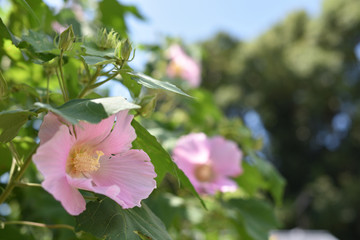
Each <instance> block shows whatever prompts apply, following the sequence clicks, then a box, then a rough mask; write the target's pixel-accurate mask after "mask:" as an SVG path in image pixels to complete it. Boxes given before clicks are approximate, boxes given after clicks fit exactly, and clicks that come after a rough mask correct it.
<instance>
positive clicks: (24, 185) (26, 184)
mask: <svg viewBox="0 0 360 240" xmlns="http://www.w3.org/2000/svg"><path fill="white" fill-rule="evenodd" d="M15 186H17V187H42V186H41V184H40V183H25V182H16V183H15Z"/></svg>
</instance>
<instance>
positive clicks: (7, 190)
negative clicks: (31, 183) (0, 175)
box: [0, 145, 37, 204]
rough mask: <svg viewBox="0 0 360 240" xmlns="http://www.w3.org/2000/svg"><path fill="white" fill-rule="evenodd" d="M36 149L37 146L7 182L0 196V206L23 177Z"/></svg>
mask: <svg viewBox="0 0 360 240" xmlns="http://www.w3.org/2000/svg"><path fill="white" fill-rule="evenodd" d="M36 149H37V145H36V146H35V147H34V149H33V150H32V151H31V152H30V154H29V156H28V157H27V158H26V160H25V162H24V164H23V165H22V166H21V169H20V171H19V172H18V174H17V175H16V176H14V178H11V179H10V180H9V183H8V185H7V186H6V188H5V190H4V191H3V192H2V193H1V195H0V204H1V203H3V202H4V201H5V200H6V199H7V197H8V196H9V195H10V193H11V192H12V190H13V189H14V187H15V185H16V182H19V180H20V178H21V177H22V176H23V175H24V173H25V171H26V169H27V168H28V167H29V165H30V163H31V159H32V155H33V154H34V153H35V151H36Z"/></svg>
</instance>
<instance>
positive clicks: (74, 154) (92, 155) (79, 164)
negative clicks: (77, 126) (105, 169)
mask: <svg viewBox="0 0 360 240" xmlns="http://www.w3.org/2000/svg"><path fill="white" fill-rule="evenodd" d="M103 155H104V153H103V152H102V151H93V150H92V149H90V148H74V149H72V150H71V151H70V154H69V157H68V160H67V165H66V172H67V173H68V174H69V175H70V176H72V177H83V176H85V177H87V174H88V173H91V172H94V171H96V170H98V169H99V168H100V163H99V160H100V158H101V156H103Z"/></svg>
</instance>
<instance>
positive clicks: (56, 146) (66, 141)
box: [33, 125, 74, 178]
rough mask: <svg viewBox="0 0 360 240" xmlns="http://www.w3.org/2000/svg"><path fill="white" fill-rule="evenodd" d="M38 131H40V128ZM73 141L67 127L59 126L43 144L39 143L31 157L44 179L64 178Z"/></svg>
mask: <svg viewBox="0 0 360 240" xmlns="http://www.w3.org/2000/svg"><path fill="white" fill-rule="evenodd" d="M40 131H42V129H41V128H40ZM73 141H74V139H73V137H72V136H71V135H70V133H69V129H68V127H67V126H65V125H61V126H59V127H58V130H57V132H56V134H55V135H54V136H53V137H52V138H50V139H48V140H47V141H46V142H45V143H40V146H39V148H38V149H37V151H36V153H35V154H34V155H33V161H34V163H35V165H36V167H37V169H38V170H39V171H40V172H41V173H42V175H43V176H44V177H45V178H47V177H51V178H53V177H59V176H65V171H66V161H67V158H68V155H69V152H70V149H71V147H72V143H73Z"/></svg>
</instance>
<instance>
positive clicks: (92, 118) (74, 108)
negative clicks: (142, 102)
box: [35, 97, 139, 124]
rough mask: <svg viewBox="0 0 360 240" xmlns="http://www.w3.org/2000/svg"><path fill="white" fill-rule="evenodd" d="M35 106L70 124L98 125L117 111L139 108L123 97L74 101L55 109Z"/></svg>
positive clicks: (42, 105) (47, 106) (46, 106)
mask: <svg viewBox="0 0 360 240" xmlns="http://www.w3.org/2000/svg"><path fill="white" fill-rule="evenodd" d="M35 106H37V107H40V108H44V109H47V110H50V111H52V112H54V113H55V114H57V115H59V116H61V117H63V118H64V119H65V120H67V121H69V122H70V123H72V124H77V123H78V122H79V121H87V122H89V123H98V122H100V121H101V120H102V119H105V118H108V117H109V116H111V115H113V114H115V113H117V112H119V111H122V110H126V109H135V108H139V106H138V105H136V104H133V103H130V102H128V101H126V100H125V98H123V97H108V98H98V99H74V100H71V101H69V102H67V103H65V104H63V105H61V106H60V107H57V108H55V107H52V106H50V105H48V104H44V103H40V102H37V103H35Z"/></svg>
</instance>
